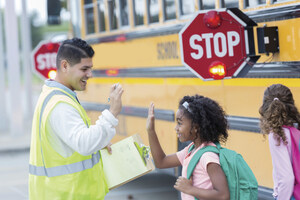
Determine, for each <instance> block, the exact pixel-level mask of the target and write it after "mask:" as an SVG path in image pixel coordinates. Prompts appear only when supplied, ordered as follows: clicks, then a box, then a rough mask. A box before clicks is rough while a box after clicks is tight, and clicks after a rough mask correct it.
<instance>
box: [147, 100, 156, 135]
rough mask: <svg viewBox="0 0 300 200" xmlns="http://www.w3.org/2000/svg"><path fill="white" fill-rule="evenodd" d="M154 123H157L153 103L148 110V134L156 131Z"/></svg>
mask: <svg viewBox="0 0 300 200" xmlns="http://www.w3.org/2000/svg"><path fill="white" fill-rule="evenodd" d="M154 122H155V117H154V103H153V102H151V103H150V106H149V110H148V118H147V124H146V127H147V131H148V133H149V132H152V131H155V125H154Z"/></svg>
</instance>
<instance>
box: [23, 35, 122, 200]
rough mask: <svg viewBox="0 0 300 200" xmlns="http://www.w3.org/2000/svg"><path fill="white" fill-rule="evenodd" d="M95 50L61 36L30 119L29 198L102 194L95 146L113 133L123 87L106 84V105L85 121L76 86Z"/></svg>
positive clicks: (87, 74)
mask: <svg viewBox="0 0 300 200" xmlns="http://www.w3.org/2000/svg"><path fill="white" fill-rule="evenodd" d="M93 56H94V50H93V49H92V47H91V46H89V45H88V44H87V43H86V42H85V41H83V40H81V39H79V38H73V39H70V40H65V41H64V42H62V44H61V46H60V48H59V50H58V53H57V58H56V65H57V75H56V78H55V80H50V79H49V80H46V81H45V84H44V86H43V89H42V92H41V94H40V97H39V99H38V102H37V105H36V108H35V112H34V116H33V123H32V138H31V147H30V161H29V198H30V200H42V199H43V200H47V199H49V200H50V199H51V200H53V199H59V200H60V199H61V200H71V199H72V200H75V199H78V200H79V199H80V200H81V199H84V200H97V199H99V200H103V199H104V196H105V194H106V193H107V192H108V187H107V183H106V180H105V177H104V174H103V169H102V160H101V155H100V153H99V150H100V149H102V148H104V147H106V146H107V145H108V144H109V142H110V140H111V139H112V138H113V136H114V135H115V133H116V130H115V127H116V126H117V124H118V120H117V118H116V117H117V116H118V114H119V113H120V112H121V109H122V101H121V97H122V94H123V88H122V86H121V85H119V84H115V85H113V86H112V87H111V91H110V94H109V99H110V109H109V110H104V111H103V112H102V115H100V116H99V119H98V120H97V121H96V124H95V125H91V124H90V119H89V118H88V116H87V114H86V112H85V110H84V109H83V107H82V106H81V105H80V102H79V101H78V99H77V96H76V93H75V92H74V91H75V90H77V91H83V90H85V89H86V84H87V80H88V79H89V78H91V77H92V66H93V62H92V57H93Z"/></svg>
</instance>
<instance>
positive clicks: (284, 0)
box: [272, 0, 293, 3]
mask: <svg viewBox="0 0 300 200" xmlns="http://www.w3.org/2000/svg"><path fill="white" fill-rule="evenodd" d="M287 1H293V0H272V2H273V3H277V2H287Z"/></svg>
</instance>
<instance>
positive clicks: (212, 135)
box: [179, 95, 228, 142]
mask: <svg viewBox="0 0 300 200" xmlns="http://www.w3.org/2000/svg"><path fill="white" fill-rule="evenodd" d="M184 102H187V103H188V109H186V108H185V107H184V106H183V105H182V104H183V103H184ZM179 109H181V110H183V111H184V115H185V116H186V117H187V118H189V119H191V120H192V125H194V126H195V127H196V128H197V137H196V138H198V137H199V138H200V140H201V142H226V140H227V137H228V132H227V128H228V123H227V119H226V114H225V112H224V110H223V109H222V108H221V106H220V105H219V104H218V103H217V102H216V101H214V100H212V99H210V98H208V97H204V96H200V95H194V96H184V97H183V98H182V99H181V100H180V102H179Z"/></svg>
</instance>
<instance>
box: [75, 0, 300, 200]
mask: <svg viewBox="0 0 300 200" xmlns="http://www.w3.org/2000/svg"><path fill="white" fill-rule="evenodd" d="M229 7H237V8H239V9H240V10H242V11H243V12H244V13H245V14H246V15H248V16H249V17H250V18H251V19H252V20H253V21H255V22H256V23H257V24H258V26H257V27H254V37H255V42H254V43H255V49H256V53H257V55H260V56H261V57H260V58H259V60H258V61H257V63H256V64H255V65H254V66H253V67H252V68H251V70H250V71H249V72H248V74H247V75H246V76H245V77H241V78H234V79H226V80H213V81H202V80H201V79H199V78H197V77H196V76H195V75H194V74H193V73H191V72H190V71H189V70H188V69H187V68H186V67H184V66H183V64H182V62H181V56H180V47H179V35H178V33H179V31H180V30H181V29H182V28H183V27H184V25H185V24H186V23H188V22H189V21H190V20H191V19H192V18H193V16H194V15H195V13H197V11H199V10H211V9H220V8H229ZM70 10H71V21H72V28H73V33H74V36H78V37H82V38H84V39H85V40H87V41H88V42H89V43H90V44H91V45H92V46H93V48H94V50H95V57H94V59H93V61H94V67H93V68H94V72H93V75H94V76H93V78H92V79H90V80H89V83H88V87H87V90H86V91H84V92H80V93H79V98H80V100H81V102H82V105H83V106H84V107H85V108H86V110H87V111H88V114H89V115H90V117H91V118H92V121H95V120H96V118H97V116H98V115H99V113H100V112H101V111H102V110H103V109H105V108H108V107H109V104H108V102H107V97H108V96H107V95H108V93H109V89H110V86H111V85H112V84H114V83H120V84H122V86H123V87H124V90H125V92H124V94H123V107H124V108H123V110H122V112H121V116H120V117H119V126H118V128H117V135H116V137H115V138H114V141H117V140H120V139H123V138H125V137H127V136H129V135H132V134H136V133H138V134H140V135H141V137H142V139H143V141H144V143H145V144H147V143H148V140H147V133H146V118H147V112H148V106H149V104H150V102H151V101H153V102H154V103H155V107H156V110H155V115H156V119H157V120H156V129H157V134H158V137H159V140H160V142H161V144H162V147H163V148H164V150H165V152H166V153H174V152H176V151H178V150H180V149H182V148H183V146H184V145H186V144H181V143H180V142H179V141H178V138H177V136H176V133H175V131H174V127H175V122H174V118H175V113H176V110H177V108H178V102H179V100H180V99H181V98H182V97H183V96H184V95H194V94H201V95H204V96H207V97H210V98H212V99H215V100H216V101H218V102H219V103H220V105H221V106H222V107H223V108H224V109H225V111H226V113H227V115H228V121H229V135H230V136H229V139H228V141H227V143H226V144H225V146H226V147H227V148H230V149H233V150H236V151H237V152H239V153H240V154H241V155H243V157H244V159H245V160H246V161H247V163H248V164H249V166H250V167H251V169H252V170H253V172H254V174H255V176H256V178H257V180H258V183H259V197H264V198H265V199H268V198H269V199H272V196H271V193H272V187H273V181H272V162H271V156H270V152H269V145H268V140H267V137H263V135H262V134H261V133H260V128H259V113H258V109H259V107H260V105H261V104H262V98H263V91H264V90H265V88H266V87H267V86H269V85H271V84H274V83H281V84H284V85H286V86H288V87H290V88H291V90H292V92H293V94H294V98H295V101H296V104H297V105H298V106H300V105H299V103H300V81H299V77H300V15H299V12H300V1H295V0H294V1H288V0H205V1H204V0H77V1H70ZM261 27H278V39H279V51H278V52H273V53H272V52H271V53H259V52H258V43H257V34H256V31H255V30H256V29H257V28H261Z"/></svg>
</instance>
